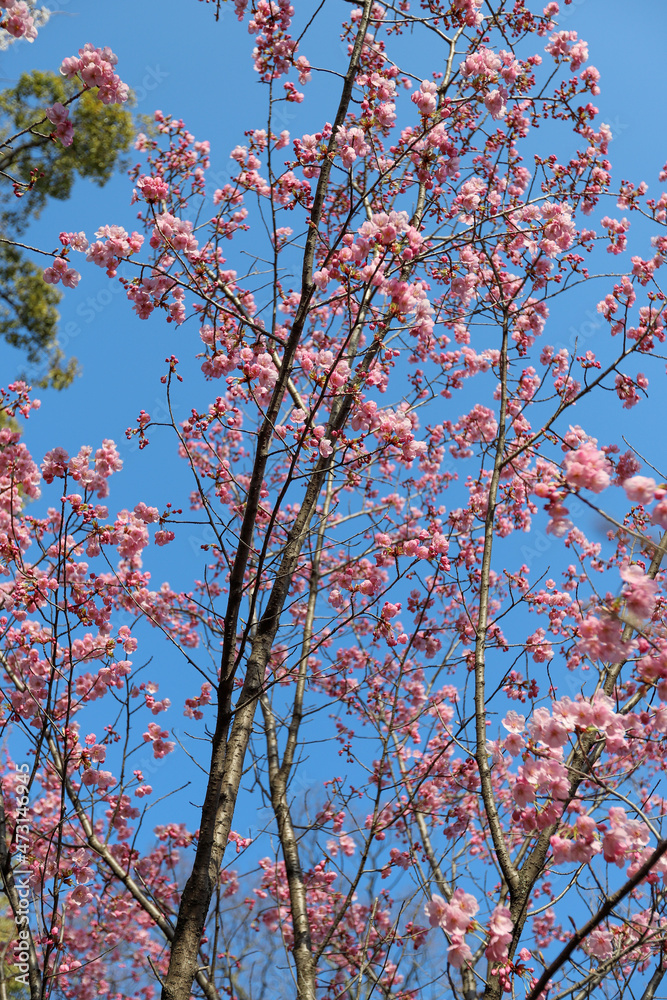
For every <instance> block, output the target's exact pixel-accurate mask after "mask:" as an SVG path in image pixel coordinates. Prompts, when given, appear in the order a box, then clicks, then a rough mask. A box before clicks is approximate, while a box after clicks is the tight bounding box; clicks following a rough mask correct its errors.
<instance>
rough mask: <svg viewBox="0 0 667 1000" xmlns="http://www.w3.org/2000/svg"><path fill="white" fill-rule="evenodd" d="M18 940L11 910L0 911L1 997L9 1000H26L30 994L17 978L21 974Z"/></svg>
mask: <svg viewBox="0 0 667 1000" xmlns="http://www.w3.org/2000/svg"><path fill="white" fill-rule="evenodd" d="M15 940H16V925H15V924H14V921H13V919H12V917H11V911H10V910H9V909H6V910H5V911H4V912H2V913H0V997H6V998H7V1000H24V998H28V997H29V996H30V989H29V988H28V987H27V986H24V985H23V983H19V982H18V981H17V979H16V977H17V975H20V973H19V970H18V968H17V966H16V963H15V962H14V960H13V959H14V956H13V947H12V946H13V943H14V941H15Z"/></svg>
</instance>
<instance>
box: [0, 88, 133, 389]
mask: <svg viewBox="0 0 667 1000" xmlns="http://www.w3.org/2000/svg"><path fill="white" fill-rule="evenodd" d="M78 93H79V90H78V88H77V86H76V84H75V83H73V82H72V81H69V80H65V79H64V78H63V77H60V76H58V75H56V74H55V73H43V72H40V71H34V72H32V73H24V74H23V75H22V76H21V78H20V79H19V81H18V83H17V85H16V86H15V87H11V88H9V89H7V90H4V91H2V92H1V93H0V191H1V192H2V194H3V195H4V197H3V208H2V209H1V210H0V233H1V234H2V236H3V237H4V236H5V234H8V233H11V234H12V237H13V238H14V239H16V237H17V236H19V235H21V234H22V233H24V232H25V230H26V229H27V227H28V226H29V225H30V223H31V222H33V221H34V220H35V219H37V218H38V217H39V215H40V213H41V212H42V210H43V209H44V206H45V205H46V203H47V201H48V199H49V198H57V199H59V200H61V201H63V200H65V199H67V198H69V197H70V195H71V193H72V187H73V185H74V181H75V179H76V177H77V175H78V176H80V177H85V178H87V179H89V180H92V181H94V182H95V183H96V184H98V185H99V186H100V187H101V186H103V185H104V184H106V182H107V181H108V180H109V178H110V177H111V176H112V174H113V172H114V170H116V169H118V167H122V166H124V165H125V164H124V162H123V158H122V154H123V153H124V152H126V151H127V149H128V148H129V146H130V143H131V141H132V137H133V134H134V126H133V122H132V115H131V113H130V112H129V111H127V110H126V108H123V107H121V106H119V105H117V104H111V105H104V104H102V103H101V102H100V101H98V100H97V99H96V98H95V97H94V96H93V94H92V93H91V92H90V91H85V92H84V93H83V94H81V96H80V97H79V98H78V100H76V96H77V94H78ZM56 103H61V104H64V105H66V106H69V107H70V118H71V120H72V123H73V125H74V142H73V143H72V145H71V146H63V145H62V144H61V143H60V142H59V141H58V140H57V139H56V138H55V135H54V133H55V129H56V126H55V125H54V124H52V123H51V122H49V121H48V120H47V121H44V110H45V108H48V107H51V106H52V105H53V104H56ZM38 123H39V124H38ZM19 133H20V134H19ZM35 178H37V179H36V180H35ZM33 181H34V183H32V182H33ZM14 191H18V193H19V194H25V197H14V193H13V192H14ZM60 298H61V293H60V292H59V291H57V290H56V289H55V288H53V287H52V286H50V285H47V284H46V283H45V282H44V281H43V279H42V270H41V268H38V267H36V266H35V265H34V264H33V263H31V262H30V261H29V260H28V259H27V258H26V256H25V254H24V253H23V251H22V249H21V248H20V247H19V246H16V245H15V244H13V243H0V336H2V337H4V338H5V340H6V341H7V342H8V343H9V344H11V345H12V346H13V347H17V348H19V349H20V350H22V351H24V352H25V355H26V359H27V362H28V365H29V366H30V368H32V369H33V373H34V374H35V375H36V376H37V377H34V378H32V379H31V380H32V381H33V382H35V383H36V384H38V385H39V386H41V387H45V386H53V387H54V388H57V389H62V388H64V387H65V386H67V385H69V383H70V382H71V381H72V379H73V378H74V376H75V375H76V372H77V362H76V359H75V358H70V359H69V360H66V359H65V355H64V352H63V350H62V348H61V347H60V346H59V344H58V319H59V313H58V309H57V305H58V303H59V301H60Z"/></svg>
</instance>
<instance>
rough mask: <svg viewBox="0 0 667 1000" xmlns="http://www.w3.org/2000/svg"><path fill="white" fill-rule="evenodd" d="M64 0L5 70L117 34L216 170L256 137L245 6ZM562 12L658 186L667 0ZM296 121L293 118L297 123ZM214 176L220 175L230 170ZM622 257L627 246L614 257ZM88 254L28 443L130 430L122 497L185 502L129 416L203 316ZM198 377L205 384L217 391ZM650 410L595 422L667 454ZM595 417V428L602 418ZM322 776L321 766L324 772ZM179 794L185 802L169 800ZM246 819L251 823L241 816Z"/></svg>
mask: <svg viewBox="0 0 667 1000" xmlns="http://www.w3.org/2000/svg"><path fill="white" fill-rule="evenodd" d="M341 6H342V4H341V3H340V2H339V0H327V5H326V7H325V14H326V15H327V16H328V12H329V11H330V12H331V17H330V23H331V25H333V24H334V22H335V18H336V14H337V12H338V10H339V9H340V8H341ZM314 7H315V4H314V2H312V3H310V4H309V3H297V12H298V16H300V17H301V19H303V16H304V14H303V12H307V11H310V10H312V9H314ZM52 9H53V12H54V13H53V16H52V18H51V21H50V23H49V24H48V25H47V26H46V27H45V28H44V29H42V31H41V33H40V36H39V38H38V40H37V41H36V42H35V44H34V45H32V46H29V45H27V44H23V43H19V44H17V45H15V46H13V47H12V48H11V49H10V50H9V51H7V52H4V53H1V54H0V78H1V82H2V85H5V86H9V85H11V84H12V83H14V82H15V80H16V79H17V77H18V75H19V74H20V73H21V72H22V71H25V70H30V69H36V68H39V69H53V70H57V68H58V66H59V64H60V61H61V60H62V58H63V57H65V56H67V55H71V54H74V53H75V52H76V50H77V49H78V48H79V47H80V46H82V45H83V44H84V43H85V42H88V41H91V42H93V43H94V44H95V45H109V46H110V47H111V48H112V49H113V50H114V51H115V52H116V54H117V55H118V57H119V63H118V72H119V74H120V75H121V77H122V79H123V80H125V81H126V82H127V83H128V84H129V85H130V86H131V87H132V88H133V89H134V91H135V92H136V94H137V101H138V104H137V108H136V110H137V112H139V113H141V114H151V112H152V111H153V110H154V109H155V108H160V109H161V110H162V111H163V112H164V113H168V114H172V115H173V116H175V117H179V118H183V119H184V121H185V123H186V125H187V126H188V127H189V129H190V130H191V131H192V132H193V133H194V134H195V136H196V137H197V138H198V139H209V140H210V141H211V157H212V167H211V172H210V173H211V176H212V177H213V178H214V179H215V177H216V175H220V176H222V177H224V174H225V172H226V171H227V170H228V169H229V167H230V162H229V160H228V152H229V150H230V149H231V148H233V147H234V146H235V145H236V144H237V143H241V142H243V131H244V129H246V128H249V127H262V126H263V124H264V121H263V119H262V117H261V116H262V114H263V104H262V103H258V104H257V105H256V107H257V109H258V110H257V112H256V114H257V117H256V118H254V119H253V117H252V110H251V109H252V106H253V95H254V94H255V93H256V90H257V88H258V86H259V85H258V83H257V79H256V76H255V73H254V71H253V69H252V65H251V61H250V58H249V56H250V52H251V50H252V47H253V39H252V37H251V36H249V35H248V34H247V32H246V30H245V27H244V26H241V25H239V24H238V22H237V21H236V19H235V17H234V15H233V10H232V9H231V5H227V6H225V5H223V9H222V13H223V16H222V18H221V21H220V22H218V23H217V24H216V22H215V21H214V18H213V5H209V4H204V3H202V2H197V0H159V2H157V0H145V2H129V0H117V2H116V3H115V4H103V3H100V2H99V0H88V2H85V0H69V2H61V3H60V4H59V5H57V6H56V5H52ZM325 23H327V22H325ZM561 26H562V27H565V28H568V29H576V30H577V31H578V32H579V34H580V36H581V37H583V38H585V39H586V40H587V41H588V42H589V49H590V61H591V62H592V64H593V65H595V66H597V68H598V69H599V70H600V72H601V76H602V80H601V87H602V93H601V95H600V97H599V98H598V100H597V103H598V105H599V106H600V108H601V112H602V114H601V119H602V120H603V121H606V122H608V123H609V124H610V125H611V128H612V132H613V134H614V136H615V138H614V141H613V143H612V146H611V152H610V158H611V160H612V164H613V176H614V178H615V181H616V183H619V182H620V180H621V179H622V178H631V179H633V180H634V181H636V182H639V181H640V180H645V181H646V182H647V183H649V185H650V189H651V190H652V191H655V190H656V189H657V187H658V183H657V174H658V171H659V169H660V168H661V167H662V165H663V163H664V162H665V160H667V142H666V141H665V136H666V135H667V112H666V110H665V108H666V104H665V101H664V98H663V97H662V96H661V91H660V87H661V84H662V82H663V80H662V78H661V77H663V76H664V71H663V68H662V67H664V39H665V37H667V5H663V4H662V3H660V2H658V0H636V2H635V3H634V4H633V5H632V17H629V15H628V5H627V2H625V0H583V2H575V3H573V4H572V5H571V6H570V7H569V8H565V17H564V18H563V19H562V22H561ZM318 49H319V51H318ZM303 50H304V52H305V54H306V55H307V56H308V57H309V59H310V61H311V63H313V64H314V65H318V64H328V63H329V62H330V58H331V56H332V55H333V57H334V59H336V60H339V59H340V58H341V53H340V49H339V46H338V39H337V35H336V34H335V33H334V29H333V27H332V30H331V32H328V31H327V30H324V29H323V28H320V29H318V34H317V35H316V36H314V37H313V38H312V39H311V40H310V42H309V43H307V44H305V45H304V49H303ZM412 56H413V59H412V61H413V65H412V67H411V69H412V70H413V72H414V73H415V74H417V75H419V74H420V66H422V65H423V70H424V71H425V72H427V71H430V69H431V68H432V67H431V66H430V64H429V63H428V62H426V63H423V61H422V60H421V59H420V53H419V52H418V51H415V52H414V53H413V54H412ZM311 86H312V87H313V88H317V93H318V98H319V99H318V101H316V102H314V112H313V113H314V114H315V115H320V116H321V117H324V118H329V120H331V119H332V118H333V115H334V112H335V103H334V102H335V101H336V100H337V96H332V92H331V91H329V89H328V88H327V85H326V81H321V82H318V81H315V82H314V83H313V84H312V85H311ZM324 108H327V109H328V110H324ZM249 109H250V110H249ZM310 114H311V111H310V110H308V108H306V111H305V115H306V117H305V118H300V119H299V121H300V125H299V130H300V132H304V131H312V130H313V128H314V127H315V125H316V124H317V121H316V120H315V119H311V120H309V119H308V117H307V116H308V115H310ZM311 122H312V124H311ZM309 125H310V127H309ZM286 127H288V128H289V127H290V126H289V123H287V124H286ZM297 134H300V133H299V132H297ZM542 148H544V147H542ZM211 186H212V187H215V186H216V184H215V181H214V183H212V185H211ZM130 194H131V185H130V182H129V181H128V179H127V178H126V177H124V176H118V177H116V178H114V179H113V180H112V182H110V183H109V184H108V185H107V187H105V188H104V189H103V190H100V189H98V188H97V187H95V186H94V185H92V184H90V183H87V182H85V181H80V182H77V184H76V187H75V190H74V195H73V197H72V198H71V200H70V201H68V202H67V203H57V204H53V205H51V206H50V207H49V208H48V209H47V210H46V211H45V212H44V214H43V216H42V218H41V220H40V222H39V225H38V226H36V227H35V228H34V231H33V232H32V233H31V234H30V239H31V240H32V241H33V242H34V243H36V244H37V245H41V246H45V247H55V246H56V244H57V234H58V232H59V231H60V230H63V229H65V230H75V231H78V230H80V229H83V230H85V231H86V233H87V235H88V236H89V237H90V236H91V235H92V233H93V231H94V230H95V229H96V228H97V227H98V226H99V225H102V224H105V223H118V224H121V225H124V226H125V227H126V228H128V229H131V228H132V227H133V218H134V211H135V210H134V209H133V208H132V206H131V205H130V204H129V200H130ZM609 209H610V214H615V211H612V205H610V206H609ZM638 228H640V227H638ZM636 252H639V253H642V254H643V255H644V256H648V255H649V252H650V251H649V249H648V246H647V244H644V245H643V246H641V245H640V246H638V247H637V251H636ZM82 263H83V262H82ZM610 263H611V264H612V265H613V264H615V263H616V262H615V260H614V259H612V260H611V261H610ZM80 269H81V271H82V275H83V277H82V280H81V283H80V285H79V287H78V288H77V289H76V290H73V291H71V290H67V291H66V293H65V298H64V300H63V303H62V307H61V313H62V325H61V329H62V341H63V346H64V347H65V350H66V351H67V352H71V353H72V354H74V355H76V356H77V358H78V359H79V361H80V363H81V366H82V369H83V376H82V377H81V378H80V379H79V380H77V382H76V383H75V384H74V385H73V386H72V387H71V388H69V389H68V390H66V391H65V392H63V393H61V394H56V393H54V392H40V393H38V395H39V397H40V398H41V399H42V409H41V410H40V411H39V412H37V413H35V414H33V416H32V417H31V418H30V421H29V423H28V424H27V426H26V428H25V440H26V443H27V444H28V446H29V447H30V448H31V449H32V450H33V454H34V456H35V457H36V459H37V460H40V459H41V457H42V455H43V453H44V452H45V451H46V450H48V449H49V448H52V447H54V446H55V445H62V446H64V447H66V448H67V449H68V450H69V451H70V452H74V453H75V452H76V451H78V449H79V448H80V446H81V445H83V444H91V445H93V447H97V446H98V445H99V443H100V442H101V440H102V439H103V438H106V437H111V438H113V439H114V440H115V441H116V442H117V443H118V445H119V449H120V452H121V455H122V457H123V460H124V463H125V468H124V470H123V472H122V473H121V474H119V475H117V476H115V477H114V478H113V479H112V481H111V487H112V492H111V497H110V507H111V509H112V510H116V509H119V508H121V507H123V506H126V505H127V506H130V507H132V506H134V504H135V503H136V502H137V501H138V500H139V499H142V500H144V501H145V502H147V503H148V504H152V505H156V506H158V507H160V508H162V507H163V506H164V504H165V503H166V502H168V501H174V502H175V503H178V502H179V500H180V501H181V502H182V501H183V499H184V493H183V490H184V489H186V488H189V486H188V484H186V483H185V482H184V484H179V483H175V482H174V480H173V478H172V468H173V464H170V459H169V457H170V455H173V440H172V439H161V438H160V436H159V434H157V433H154V434H153V435H152V436H151V437H152V444H151V447H150V448H148V449H146V450H145V451H143V452H141V453H140V452H139V451H138V450H137V448H136V447H135V446H134V445H133V444H130V443H128V442H127V441H126V440H125V436H124V432H125V428H126V427H128V426H129V425H132V424H134V422H135V419H136V417H137V415H138V413H139V411H140V410H141V409H145V410H148V411H149V412H150V413H151V415H152V416H153V418H154V419H160V415H162V417H164V413H165V411H164V395H163V389H162V387H161V385H160V382H159V378H160V376H161V375H162V373H163V371H164V359H165V357H167V356H168V355H171V354H176V355H177V356H179V357H180V358H181V359H182V362H183V374H184V375H185V377H186V379H189V380H191V383H190V384H197V385H200V384H201V378H200V377H199V376H198V364H197V362H196V361H194V359H193V355H194V353H195V351H196V349H197V348H195V347H193V345H195V344H196V342H197V339H198V338H197V331H196V327H195V324H194V323H192V322H191V323H188V324H186V325H185V326H184V327H182V328H176V327H174V326H173V325H171V326H168V325H166V324H165V323H164V322H163V320H162V318H161V317H160V316H156V317H154V318H152V319H151V320H149V321H141V320H139V319H138V318H137V317H136V316H135V315H134V313H133V312H132V310H131V309H130V308H129V305H128V303H127V302H125V301H124V299H123V296H122V294H121V293H120V288H119V286H118V284H117V282H115V281H112V280H109V279H107V278H106V276H105V275H104V273H103V272H102V271H101V270H100V269H98V268H95V267H94V266H92V265H88V266H86V265H85V264H83V266H82V267H81V268H80ZM605 291H606V289H605ZM599 297H600V296H599V295H598V294H596V292H595V291H594V290H592V289H590V288H588V287H586V286H584V287H583V288H582V289H581V290H580V291H579V292H578V293H577V294H576V295H574V296H572V297H571V298H568V300H567V306H566V307H565V310H564V311H562V312H560V313H557V314H556V316H555V318H554V319H553V322H555V323H557V324H560V328H561V331H562V332H560V333H558V334H557V335H553V336H551V337H548V338H547V339H548V340H549V342H552V343H554V342H555V343H557V342H558V340H559V338H560V339H563V340H565V341H567V339H568V338H570V337H571V336H572V331H575V332H578V333H579V335H580V336H583V337H584V338H585V336H586V334H585V333H584V326H585V324H590V323H591V322H593V320H594V310H595V303H596V302H597V300H598V298H599ZM586 329H587V328H586ZM20 363H21V358H20V357H19V356H17V355H16V354H15V353H14V352H12V351H11V350H10V349H9V348H7V347H5V346H4V345H0V372H1V373H2V378H1V379H0V382H1V383H2V384H6V383H7V382H8V381H10V380H11V378H12V377H13V375H14V373H15V371H16V369H17V368H18V367H19V366H20ZM197 391H198V392H200V393H201V398H202V399H204V398H205V393H203V392H202V391H201V390H200V389H198V390H197ZM189 399H190V396H188V401H189ZM656 405H657V404H656ZM639 410H642V412H641V413H640V412H639ZM647 412H648V413H651V412H654V413H655V414H656V415H657V414H658V412H659V411H658V410H657V409H655V410H653V411H651V410H647V409H642V408H641V407H639V408H638V412H637V413H634V412H631V413H629V414H628V413H627V411H621V409H620V407H617V408H616V410H615V413H616V416H615V417H614V418H613V419H614V420H615V421H616V424H615V425H613V424H612V425H610V424H609V419H608V417H607V416H604V417H602V416H599V415H596V413H595V412H594V410H593V409H592V408H591V409H590V411H589V412H588V414H586V413H585V412H584V410H583V408H582V414H581V419H580V422H581V423H582V424H583V425H584V426H587V425H586V421H585V419H584V417H585V416H589V417H590V418H591V419H592V420H593V421H595V420H596V419H597V420H598V421H599V424H600V427H601V428H602V427H604V426H605V425H606V430H607V433H608V438H609V439H611V438H613V437H615V436H618V434H619V432H620V431H621V430H626V429H627V432H628V434H629V435H630V436H634V437H635V439H637V435H639V436H640V440H643V441H644V442H645V444H646V451H647V453H648V454H650V455H651V456H652V457H653V460H655V461H656V462H658V463H659V462H661V461H662V462H664V460H665V457H666V456H665V448H664V439H663V435H662V433H661V431H662V427H663V426H664V424H661V423H658V422H656V423H655V424H654V425H653V427H655V428H656V429H657V430H653V429H652V425H651V421H647ZM187 415H188V414H187V412H186V411H185V408H183V409H182V411H181V412H179V411H178V410H177V411H176V416H177V418H179V419H184V418H185V417H186V416H187ZM621 424H622V426H621ZM647 428H648V430H647ZM591 431H592V432H593V433H595V432H596V431H595V428H594V427H593V428H591ZM207 540H208V539H207V537H206V535H205V534H204V533H203V532H202V531H201V530H200V529H197V528H194V527H193V528H192V529H187V534H186V537H185V538H184V539H182V542H181V546H180V548H178V549H176V547H173V548H167V549H165V550H163V551H157V552H156V551H155V550H151V554H150V564H151V568H152V569H153V570H154V579H155V581H156V582H159V581H160V580H161V579H163V578H165V577H166V578H168V579H169V582H170V583H171V584H172V586H174V587H187V586H188V585H189V584H190V583H191V581H192V578H193V575H198V574H199V573H200V572H201V569H200V564H201V557H200V554H199V546H200V545H201V543H202V542H205V541H207ZM177 553H178V555H177ZM193 557H194V559H193ZM193 564H194V566H196V567H197V569H196V570H195V569H193ZM149 651H150V652H154V654H155V655H156V657H159V669H160V670H162V671H168V670H169V669H170V668H174V669H177V668H178V663H179V661H178V657H177V655H176V654H175V653H173V652H171V651H170V650H166V651H165V650H164V647H163V646H161V645H160V644H158V643H155V645H154V648H151V647H150V644H149ZM151 671H154V668H153V667H152V668H150V669H149V673H150V672H151ZM191 688H192V689H191V690H188V691H187V692H186V693H187V694H195V693H196V689H198V683H193V684H192V686H191ZM163 693H167V692H166V690H165V691H164V692H162V691H161V694H163ZM172 701H174V702H175V705H176V712H173V713H172V715H171V718H170V720H169V723H170V724H172V725H175V726H179V725H182V721H183V720H179V717H178V715H179V711H180V709H179V708H178V705H177V704H176V699H174V698H173V697H172ZM164 718H165V717H164V716H162V717H160V719H159V721H163V720H164ZM185 728H187V727H185ZM181 760H183V758H182V757H181ZM182 766H183V765H182ZM308 767H309V765H307V766H306V771H307V772H308ZM312 770H317V768H316V767H313V768H312ZM185 774H187V767H184V775H185ZM311 778H312V780H313V781H314V780H315V777H314V775H312V773H311ZM307 780H310V778H309V779H307ZM156 784H157V782H156ZM164 808H165V809H166V810H168V809H169V808H170V807H169V805H168V804H167V806H166V807H164ZM238 828H240V829H242V825H241V826H239V827H238Z"/></svg>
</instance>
